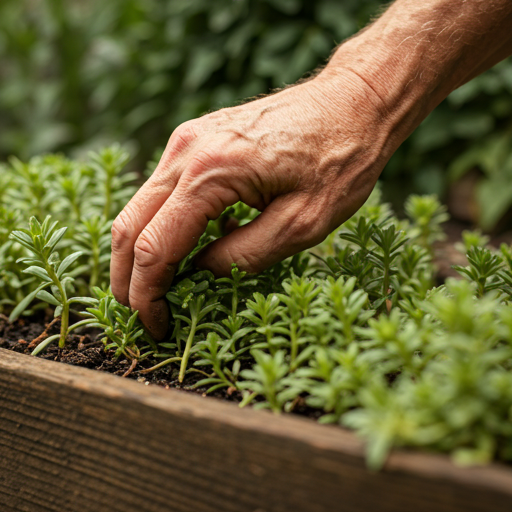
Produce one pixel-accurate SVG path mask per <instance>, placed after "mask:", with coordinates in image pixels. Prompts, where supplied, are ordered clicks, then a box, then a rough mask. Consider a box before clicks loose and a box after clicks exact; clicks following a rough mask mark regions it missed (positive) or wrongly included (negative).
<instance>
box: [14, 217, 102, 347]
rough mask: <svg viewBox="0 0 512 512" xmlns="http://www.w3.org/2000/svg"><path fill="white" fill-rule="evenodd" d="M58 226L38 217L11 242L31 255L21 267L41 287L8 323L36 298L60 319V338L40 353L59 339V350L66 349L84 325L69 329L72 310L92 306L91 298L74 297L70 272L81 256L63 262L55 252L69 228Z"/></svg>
mask: <svg viewBox="0 0 512 512" xmlns="http://www.w3.org/2000/svg"><path fill="white" fill-rule="evenodd" d="M57 225H58V221H55V222H51V217H50V216H48V217H46V219H45V220H44V222H43V223H42V224H41V223H39V221H38V220H37V219H36V218H35V217H31V218H30V221H29V229H21V230H19V231H13V232H12V233H11V239H12V240H14V241H16V242H17V243H18V244H20V245H21V246H23V247H24V248H26V249H27V250H28V251H29V252H30V253H31V255H30V256H28V257H24V258H20V259H19V260H18V263H23V264H25V265H28V267H27V268H26V269H25V270H23V273H25V274H29V275H33V276H35V278H36V280H37V281H39V282H40V284H39V285H38V286H37V288H35V290H34V291H32V292H31V293H30V294H28V295H27V296H26V297H25V298H24V299H23V300H22V301H21V302H20V303H19V304H18V305H17V306H16V307H15V308H14V309H13V311H12V313H11V315H10V317H9V321H11V322H12V321H14V320H16V319H17V318H18V317H19V315H20V314H21V313H22V312H23V311H24V310H25V309H26V308H27V306H28V305H29V304H30V303H31V302H32V301H33V300H34V298H36V297H37V298H38V299H40V300H42V301H44V302H47V303H48V304H51V305H52V306H56V309H55V316H56V317H60V334H59V335H55V336H50V337H49V338H47V339H46V340H45V341H44V342H43V343H41V344H40V345H39V346H38V349H39V350H41V349H42V348H44V347H46V346H47V345H48V344H49V343H50V342H51V341H53V340H54V339H58V340H59V347H60V348H63V347H64V345H65V344H66V339H67V337H68V335H69V333H70V332H71V331H72V330H74V329H76V328H77V327H78V326H82V325H84V324H81V323H78V324H76V325H72V326H70V325H69V314H70V308H71V306H72V305H73V304H85V305H90V304H91V302H92V301H91V299H90V298H89V297H73V296H72V294H73V278H72V277H71V275H70V274H69V270H70V267H71V266H72V265H73V263H75V262H76V261H77V260H78V258H80V256H81V255H82V253H80V252H75V253H72V254H70V255H68V256H66V257H65V258H64V259H62V260H61V259H60V257H59V253H58V252H57V250H56V248H57V245H58V243H59V242H60V241H61V240H62V238H63V237H64V234H65V233H66V230H67V228H65V227H63V228H60V229H57ZM47 288H50V292H48V291H47V290H46V289H47Z"/></svg>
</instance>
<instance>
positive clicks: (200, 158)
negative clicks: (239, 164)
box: [188, 149, 222, 179]
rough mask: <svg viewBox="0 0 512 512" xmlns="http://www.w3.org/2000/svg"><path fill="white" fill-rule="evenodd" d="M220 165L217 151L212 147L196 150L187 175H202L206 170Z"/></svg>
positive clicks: (192, 176)
mask: <svg viewBox="0 0 512 512" xmlns="http://www.w3.org/2000/svg"><path fill="white" fill-rule="evenodd" d="M221 165H222V158H221V155H220V154H219V152H217V151H215V150H214V149H201V150H199V151H197V152H196V153H195V154H194V156H193V157H192V159H191V161H190V165H189V168H188V174H189V176H190V177H191V178H192V179H194V178H198V177H200V176H203V175H204V174H205V173H206V172H207V171H209V170H212V169H216V168H218V167H220V166H221Z"/></svg>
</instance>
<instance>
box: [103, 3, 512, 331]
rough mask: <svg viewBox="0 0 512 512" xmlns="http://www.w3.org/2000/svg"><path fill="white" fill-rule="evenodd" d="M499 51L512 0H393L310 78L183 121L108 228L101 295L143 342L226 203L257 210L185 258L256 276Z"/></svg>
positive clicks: (327, 216) (504, 46)
mask: <svg viewBox="0 0 512 512" xmlns="http://www.w3.org/2000/svg"><path fill="white" fill-rule="evenodd" d="M511 54H512V0H422V1H421V2H420V1H418V0H397V1H396V2H394V3H393V4H392V5H391V6H390V7H389V8H388V10H387V11H386V12H385V13H384V14H383V15H382V16H381V17H380V18H379V19H378V20H377V21H375V22H374V23H373V24H371V25H370V26H369V27H367V28H366V29H364V30H363V31H362V32H361V33H359V34H358V35H357V36H355V37H353V38H351V39H349V40H348V41H346V42H345V43H344V44H342V45H341V46H340V47H338V48H337V49H336V51H335V52H334V54H333V56H332V58H331V59H330V61H329V63H328V64H327V66H326V67H325V68H324V69H323V70H322V71H321V72H319V73H318V74H317V75H316V76H315V77H314V78H312V79H311V80H308V81H306V82H303V83H300V84H298V85H295V86H293V87H290V88H286V89H284V90H282V91H281V92H278V93H276V94H272V95H270V96H267V97H264V98H261V99H258V100H256V101H252V102H249V103H246V104H243V105H240V106H237V107H233V108H226V109H222V110H219V111H217V112H213V113H211V114H208V115H205V116H203V117H201V118H199V119H195V120H192V121H188V122H186V123H184V124H182V125H181V126H179V127H178V128H177V129H176V130H175V131H174V133H173V134H172V136H171V138H170V140H169V142H168V144H167V148H166V150H165V152H164V155H163V156H162V159H161V160H160V163H159V164H158V167H157V169H156V170H155V172H154V174H153V176H152V177H151V178H150V179H149V180H148V181H147V183H145V184H144V186H143V187H142V188H141V189H140V190H139V191H138V192H137V194H136V195H135V196H134V197H133V199H132V200H131V201H130V202H129V203H128V204H127V206H126V207H125V208H124V210H123V211H122V212H121V213H120V214H119V216H118V217H117V219H116V220H115V222H114V225H113V228H112V235H113V239H112V264H111V284H112V291H113V293H114V295H115V297H116V298H117V300H119V301H120V302H121V303H123V304H125V305H130V306H131V307H132V308H133V309H135V310H139V317H140V319H141V320H142V322H143V323H144V325H145V326H146V328H147V329H148V331H149V332H150V333H151V334H152V335H153V336H154V337H155V338H156V339H162V338H163V337H164V336H165V334H166V332H167V328H168V322H169V316H168V315H169V313H168V309H167V305H166V303H165V300H164V296H165V293H166V292H167V291H168V290H169V288H170V286H171V283H172V280H173V277H174V272H175V269H176V266H177V264H178V263H179V261H180V260H182V259H183V258H184V257H185V256H186V255H187V254H188V253H189V252H190V251H191V250H192V249H193V248H194V247H195V245H196V244H197V241H198V239H199V237H200V236H201V234H202V233H203V232H204V230H205V228H206V225H207V223H208V221H209V220H210V219H215V218H217V217H218V216H219V215H220V214H221V213H222V211H223V210H224V209H225V208H227V207H228V206H230V205H232V204H234V203H235V202H237V201H243V202H244V203H246V204H248V205H250V206H252V207H254V208H258V209H259V210H260V211H261V212H262V214H261V215H260V216H259V217H258V218H257V219H256V220H254V221H253V222H251V223H250V224H248V225H246V226H244V227H241V228H239V229H236V230H235V231H234V232H232V233H231V234H229V235H227V236H225V237H224V238H221V239H219V240H217V241H215V242H214V243H212V244H210V245H209V246H208V247H207V248H206V249H205V250H204V251H203V252H202V253H201V254H200V255H199V256H198V258H197V265H198V266H199V267H201V268H206V269H209V270H211V271H212V272H213V273H214V274H215V275H217V276H222V275H229V273H230V269H231V264H232V263H233V262H235V263H237V264H238V266H239V267H240V268H241V269H243V270H247V271H249V272H259V271H261V270H263V269H265V268H267V267H269V266H270V265H272V264H274V263H276V262H278V261H280V260H283V259H284V258H286V257H288V256H291V255H293V254H295V253H297V252H299V251H302V250H304V249H307V248H309V247H312V246H313V245H315V244H317V243H319V242H321V241H322V240H323V239H324V238H325V237H326V236H327V235H328V234H329V233H330V232H331V231H332V230H334V229H335V228H336V227H338V226H339V225H340V224H341V223H343V222H344V221H345V220H347V219H348V218H349V217H350V216H351V215H353V214H354V213H355V212H356V211H357V210H358V209H359V208H360V207H361V206H362V204H363V203H364V201H365V200H366V199H367V197H368V195H369V194H370V192H371V191H372V189H373V187H374V186H375V183H376V181H377V178H378V177H379V175H380V173H381V171H382V169H383V168H384V166H385V164H386V163H387V162H388V160H389V159H390V157H391V156H392V155H393V153H394V152H395V151H396V149H397V148H398V147H399V146H400V144H401V143H402V142H403V141H404V140H405V139H406V138H407V137H408V136H409V135H410V134H411V132H412V131H413V130H414V129H415V128H416V127H417V126H418V125H419V124H420V123H421V121H423V119H425V117H426V116H427V115H428V114H429V113H430V112H431V111H432V110H433V109H434V108H435V107H436V106H437V105H438V104H439V103H440V102H441V101H442V100H443V99H444V98H445V97H446V96H447V95H448V94H449V93H450V92H451V91H453V90H454V89H456V88H457V87H459V86H460V85H462V84H464V83H466V82H467V81H468V80H470V79H471V78H473V77H475V76H477V75H478V74H479V73H482V72H483V71H485V70H486V69H489V68H490V67H491V66H493V65H494V64H496V63H497V62H499V61H500V60H502V59H504V58H505V57H507V56H508V55H511Z"/></svg>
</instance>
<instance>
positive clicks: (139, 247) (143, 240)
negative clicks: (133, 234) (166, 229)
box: [134, 229, 161, 268]
mask: <svg viewBox="0 0 512 512" xmlns="http://www.w3.org/2000/svg"><path fill="white" fill-rule="evenodd" d="M134 258H135V264H136V265H137V266H138V267H140V268H147V267H153V266H155V265H156V264H158V263H159V262H160V261H161V257H160V251H159V249H158V238H157V237H156V236H154V234H153V233H152V231H151V230H149V229H146V230H145V231H143V232H142V233H141V234H140V235H139V237H138V238H137V241H136V242H135V246H134Z"/></svg>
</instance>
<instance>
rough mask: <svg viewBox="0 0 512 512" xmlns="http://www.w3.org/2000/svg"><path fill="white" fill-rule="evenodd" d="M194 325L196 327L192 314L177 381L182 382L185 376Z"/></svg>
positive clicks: (193, 334)
mask: <svg viewBox="0 0 512 512" xmlns="http://www.w3.org/2000/svg"><path fill="white" fill-rule="evenodd" d="M196 327H197V317H196V316H195V315H194V316H193V317H192V323H191V325H190V333H189V335H188V338H187V344H186V345H185V351H184V352H183V358H182V359H181V365H180V375H179V378H178V380H179V382H183V379H184V378H185V372H186V371H187V363H188V358H189V357H190V350H191V348H192V342H193V341H194V336H195V335H196Z"/></svg>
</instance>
